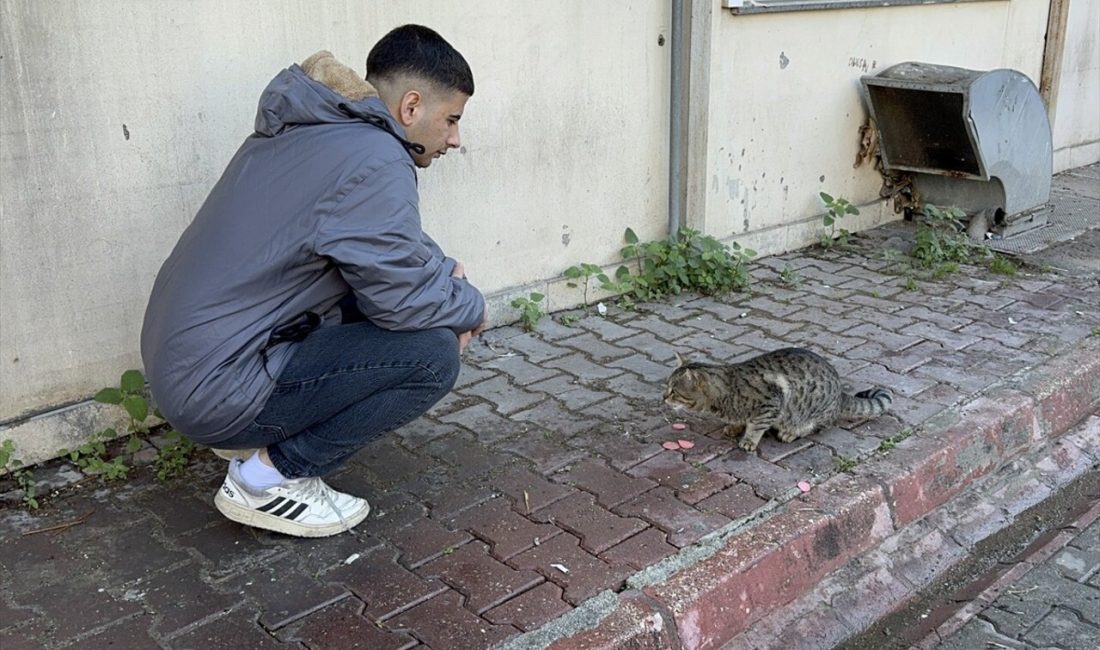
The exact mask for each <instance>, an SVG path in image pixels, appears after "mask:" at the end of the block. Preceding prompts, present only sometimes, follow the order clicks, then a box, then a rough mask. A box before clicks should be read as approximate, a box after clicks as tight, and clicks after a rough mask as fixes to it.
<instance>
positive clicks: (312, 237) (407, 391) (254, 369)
mask: <svg viewBox="0 0 1100 650" xmlns="http://www.w3.org/2000/svg"><path fill="white" fill-rule="evenodd" d="M473 93H474V82H473V76H472V74H471V72H470V68H469V66H468V65H467V63H466V61H465V59H464V58H463V57H462V55H461V54H459V53H458V52H457V51H456V50H455V49H454V48H453V47H451V45H450V44H449V43H447V41H445V40H444V39H443V38H442V37H441V36H440V35H439V34H437V33H436V32H434V31H432V30H430V29H428V28H426V27H421V26H417V25H406V26H404V27H399V28H397V29H395V30H393V31H392V32H390V33H389V34H387V35H386V36H385V37H383V38H382V40H380V41H379V42H378V43H377V45H375V47H374V48H373V49H372V50H371V52H370V54H369V56H368V58H367V76H366V81H364V80H362V79H360V78H359V77H358V76H357V75H355V74H354V73H353V72H352V71H351V70H350V68H347V67H345V66H343V65H342V64H340V63H338V62H336V61H335V59H333V57H332V55H331V54H328V53H327V52H320V53H318V54H316V55H314V56H312V57H310V58H309V59H307V60H306V61H305V62H304V63H303V64H302V65H301V66H297V65H293V66H291V67H290V68H288V69H286V70H283V71H282V72H280V73H279V74H278V75H277V76H276V77H275V78H274V79H273V80H272V81H271V83H270V84H269V85H268V87H267V89H266V90H264V92H263V94H262V95H261V97H260V102H259V108H258V110H257V112H256V123H255V133H253V134H252V135H251V136H249V137H248V138H247V139H246V140H245V142H244V144H243V145H241V147H240V149H239V150H238V151H237V153H236V155H235V156H234V157H233V159H232V160H231V161H230V163H229V166H228V167H227V168H226V170H225V172H224V173H223V174H222V177H221V179H220V180H219V181H218V182H217V184H216V185H215V186H214V188H213V190H212V191H211V192H210V195H209V197H208V198H207V199H206V202H205V203H204V204H203V206H202V208H201V209H200V210H199V212H198V214H197V215H196V216H195V219H194V221H193V222H192V223H191V224H190V226H188V228H187V229H186V230H185V231H184V233H183V235H182V236H181V237H180V240H179V242H178V243H177V244H176V247H175V249H174V250H173V251H172V253H171V255H169V257H168V259H167V260H166V261H165V262H164V265H163V266H162V267H161V269H160V272H159V273H158V275H157V278H156V281H155V283H154V286H153V291H152V295H151V297H150V299H149V305H148V307H147V310H146V312H145V321H144V326H143V328H142V337H141V353H142V357H143V360H144V364H145V368H146V374H147V376H148V378H149V383H150V387H151V391H152V394H153V397H154V398H155V399H156V401H157V403H158V405H159V408H160V410H161V412H162V413H163V414H164V416H165V418H166V419H167V420H168V421H169V422H171V423H172V425H173V426H175V427H176V428H177V429H178V430H180V431H181V432H182V433H183V434H184V435H186V436H188V437H189V438H190V439H192V440H193V441H195V442H197V443H200V444H203V445H207V446H210V447H215V448H218V449H220V450H222V451H221V453H220V454H219V455H222V456H223V457H227V458H230V457H231V458H232V459H231V460H230V464H229V469H228V472H227V474H226V478H225V482H224V484H223V485H222V487H221V489H220V490H219V491H218V492H217V494H216V495H215V497H214V503H215V505H216V507H217V508H218V510H219V511H221V512H222V513H223V514H224V515H225V516H226V517H228V518H229V519H232V520H234V521H238V522H241V523H243V524H247V525H249V526H255V527H258V528H266V529H270V530H274V531H279V532H282V533H286V534H289V535H297V536H304V537H322V536H327V535H334V534H337V533H340V532H342V531H345V530H348V529H350V528H352V527H354V526H355V525H357V524H359V523H360V522H361V521H363V519H364V518H366V516H367V514H368V513H369V511H370V506H369V505H368V504H367V502H366V500H365V499H362V498H359V497H356V496H352V495H349V494H344V493H341V492H338V491H336V490H334V489H332V488H331V487H329V486H328V485H327V484H325V482H324V481H323V480H322V479H321V478H320V477H322V476H324V475H325V474H327V473H329V472H331V471H333V470H334V469H336V468H338V467H340V466H341V465H342V464H343V463H345V462H346V461H347V460H348V459H349V458H350V457H351V456H352V455H353V454H355V453H356V452H357V451H358V450H359V449H361V448H362V447H363V446H365V445H366V444H367V443H369V442H370V441H371V440H373V439H374V438H376V437H378V436H379V435H381V434H383V433H385V432H388V431H392V430H393V429H396V428H398V427H400V426H402V425H403V424H405V423H407V422H409V421H411V420H413V419H415V418H416V417H418V416H420V415H421V414H423V413H424V412H425V411H427V410H428V409H429V408H430V407H431V406H432V405H433V404H435V403H436V402H437V401H439V400H440V399H441V398H442V397H444V396H445V395H446V394H447V393H448V392H449V391H450V390H451V388H452V387H453V385H454V382H455V379H456V378H457V376H458V370H459V354H460V353H461V352H462V350H463V348H464V347H465V345H466V344H467V343H468V342H469V340H470V339H471V337H473V336H476V335H478V334H479V333H480V332H481V331H482V330H483V329H484V328H485V319H486V313H487V312H486V309H485V301H484V299H483V297H482V295H481V293H480V292H479V291H478V290H477V289H476V288H475V287H474V286H473V285H472V284H470V283H469V282H468V281H467V280H466V277H465V272H464V269H463V266H462V264H461V263H460V262H457V261H455V260H454V259H451V258H449V257H447V256H446V255H444V253H443V251H442V250H440V248H439V246H438V245H437V244H436V243H435V242H434V241H432V239H431V238H430V237H429V236H428V235H427V234H426V233H424V232H423V231H422V230H421V224H420V215H419V209H418V195H417V180H416V167H421V168H424V167H428V166H429V165H431V163H432V161H433V160H434V159H435V158H438V157H440V156H442V155H444V154H445V153H446V152H447V151H448V150H449V149H453V148H456V147H458V146H459V133H458V122H459V119H460V118H461V117H462V113H463V111H464V109H465V106H466V101H467V100H468V99H469V98H470V96H471V95H473ZM229 450H237V451H236V452H233V453H230V451H229Z"/></svg>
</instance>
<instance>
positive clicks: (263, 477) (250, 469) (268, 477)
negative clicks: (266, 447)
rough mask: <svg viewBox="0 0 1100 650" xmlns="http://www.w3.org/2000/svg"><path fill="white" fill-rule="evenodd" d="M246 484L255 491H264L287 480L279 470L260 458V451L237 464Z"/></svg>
mask: <svg viewBox="0 0 1100 650" xmlns="http://www.w3.org/2000/svg"><path fill="white" fill-rule="evenodd" d="M237 469H238V471H239V472H240V475H241V480H242V481H244V486H245V487H246V488H248V489H249V490H252V491H253V492H262V491H263V490H266V489H267V488H270V487H275V486H276V485H282V484H283V483H284V482H285V481H286V477H285V476H283V475H282V474H281V473H280V472H279V470H277V469H275V468H274V467H272V466H270V465H268V464H266V463H264V462H263V461H262V460H260V452H256V453H254V454H252V457H251V458H249V459H248V460H246V461H244V462H242V463H241V464H240V465H238V466H237Z"/></svg>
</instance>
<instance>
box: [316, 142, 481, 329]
mask: <svg viewBox="0 0 1100 650" xmlns="http://www.w3.org/2000/svg"><path fill="white" fill-rule="evenodd" d="M415 174H416V172H415V171H414V170H413V169H412V168H411V167H410V165H409V164H407V163H405V162H394V163H389V164H387V165H384V166H382V167H380V168H379V169H377V170H376V171H374V172H372V173H371V174H369V175H368V176H367V177H365V178H363V179H362V180H360V181H359V182H358V183H356V184H355V186H354V187H352V188H351V189H350V190H348V191H347V193H346V194H345V196H344V197H343V198H342V199H340V202H339V204H338V205H337V207H336V209H335V210H333V212H332V214H330V215H328V216H327V217H324V218H322V220H321V224H320V227H319V229H318V232H317V238H316V241H315V244H314V245H315V248H316V250H317V252H318V254H320V255H323V256H325V257H328V258H329V259H331V260H332V261H333V262H334V263H335V264H336V265H337V267H338V268H339V269H340V272H341V274H342V275H343V276H344V279H345V280H346V281H347V283H348V284H349V285H351V287H352V289H353V290H354V291H355V293H356V297H357V299H358V303H359V309H360V310H361V311H362V312H363V314H364V315H365V316H366V317H367V318H369V319H370V320H371V321H372V322H373V323H374V324H376V325H378V326H379V327H383V328H385V329H389V330H422V329H429V328H433V327H447V328H450V329H452V330H454V331H455V332H456V333H461V332H466V331H469V330H471V329H473V328H474V327H477V326H478V325H480V324H481V321H482V318H483V317H484V315H485V299H484V298H483V297H482V295H481V292H480V291H478V290H477V288H475V287H474V286H473V285H472V284H470V283H469V282H468V281H466V280H465V279H462V278H453V277H451V272H453V271H454V267H455V261H454V260H452V259H449V258H446V257H444V256H443V252H442V250H440V249H439V247H438V246H436V245H435V242H433V241H432V240H431V238H429V237H427V236H426V235H425V234H424V232H423V231H422V230H421V225H420V210H419V207H418V205H417V191H416V175H415ZM426 242H430V244H431V245H428V243H426Z"/></svg>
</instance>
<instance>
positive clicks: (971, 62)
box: [0, 0, 1100, 461]
mask: <svg viewBox="0 0 1100 650" xmlns="http://www.w3.org/2000/svg"><path fill="white" fill-rule="evenodd" d="M1072 2H1073V3H1074V4H1073V10H1074V11H1075V12H1076V13H1074V14H1073V15H1072V16H1071V17H1070V21H1071V24H1073V25H1078V24H1081V25H1084V27H1083V28H1077V27H1075V28H1074V29H1075V30H1076V31H1075V32H1074V36H1073V37H1072V39H1070V40H1071V41H1072V42H1073V43H1077V45H1076V46H1073V45H1069V44H1067V49H1066V57H1067V62H1066V65H1065V71H1066V74H1067V75H1077V76H1076V77H1074V79H1076V80H1077V81H1076V82H1072V83H1070V82H1067V83H1065V84H1063V92H1064V93H1065V94H1064V95H1063V100H1062V101H1061V102H1059V110H1060V111H1061V110H1065V111H1067V113H1066V115H1067V116H1066V117H1063V115H1062V113H1059V115H1058V119H1057V120H1056V128H1057V129H1060V131H1059V132H1058V133H1059V134H1060V135H1058V137H1060V138H1061V140H1059V141H1060V142H1065V143H1070V144H1074V143H1080V142H1083V141H1086V140H1088V139H1089V138H1091V139H1092V141H1095V140H1096V139H1097V137H1096V126H1095V125H1096V121H1095V119H1096V116H1095V111H1093V112H1092V113H1091V117H1090V115H1089V114H1088V111H1089V108H1088V107H1089V106H1091V107H1095V105H1096V101H1095V98H1096V92H1097V86H1098V85H1100V80H1097V79H1096V74H1095V72H1096V68H1097V65H1096V58H1095V57H1096V31H1097V30H1096V25H1095V24H1096V20H1095V17H1096V7H1097V2H1100V0H1072ZM688 4H689V5H690V8H691V14H692V15H691V17H690V19H689V22H690V24H691V25H692V29H693V31H694V37H693V39H692V41H691V43H690V47H691V51H690V56H689V57H688V58H689V59H690V61H691V71H690V80H691V93H692V101H691V102H690V104H689V106H688V126H689V128H688V136H689V137H688V151H687V161H686V165H687V169H688V174H687V181H688V182H687V196H686V198H687V209H686V211H685V218H684V222H685V224H686V225H688V226H692V227H696V228H700V229H703V230H704V231H705V232H707V233H709V234H713V235H715V236H718V237H720V238H723V239H729V238H731V237H736V238H737V239H739V240H740V241H741V242H742V243H744V244H746V245H749V246H752V247H754V248H756V249H758V250H759V251H761V252H762V253H774V252H778V251H781V250H789V249H792V248H797V247H799V246H801V245H804V244H807V243H810V242H813V241H815V240H816V238H817V233H818V232H819V231H820V217H819V216H818V214H819V213H820V212H821V205H820V203H819V201H818V199H817V194H818V192H819V191H821V190H825V191H828V192H830V193H833V194H835V195H840V196H845V197H847V198H849V199H851V200H853V201H854V202H856V203H862V204H865V205H866V207H865V209H864V214H863V215H861V217H860V219H859V220H857V221H854V222H853V223H847V224H842V225H844V226H845V227H847V228H848V229H849V230H857V229H858V228H860V227H866V226H869V225H872V224H875V223H878V222H880V221H883V220H888V219H892V218H894V215H893V213H892V212H891V211H890V210H889V208H884V207H883V206H881V205H880V204H879V202H877V191H878V187H879V185H880V179H879V177H878V175H877V174H876V173H875V172H873V171H872V170H870V169H869V168H867V167H861V168H859V169H853V168H852V162H853V160H854V158H855V154H856V148H857V128H858V126H859V125H860V124H861V123H862V120H863V117H864V109H863V107H862V105H861V103H860V99H859V92H858V89H859V85H858V81H859V76H860V75H862V74H866V73H872V72H875V71H877V70H880V69H882V68H884V67H887V66H889V65H892V64H894V63H897V62H900V61H905V60H921V61H929V62H934V63H945V64H951V65H957V66H963V67H970V68H979V69H980V68H994V67H1012V68H1017V69H1020V70H1022V71H1023V72H1024V73H1026V74H1028V75H1029V76H1031V77H1032V78H1033V79H1037V78H1038V75H1039V71H1040V66H1041V60H1042V53H1043V36H1044V27H1045V25H1046V15H1047V0H1012V1H1011V2H1007V1H1004V0H994V1H990V2H976V3H964V4H960V5H951V4H944V5H929V6H913V7H891V8H878V9H859V10H841V11H814V12H800V13H782V14H771V15H753V16H732V15H730V14H729V13H728V12H727V11H724V10H722V9H721V8H720V4H721V0H694V2H689V3H688ZM1081 6H1083V7H1085V13H1084V18H1082V17H1081V16H1082V14H1081V11H1080V9H1079V7H1081ZM0 11H2V20H0V183H2V186H0V439H2V438H15V439H16V440H17V441H18V443H19V449H20V450H21V452H22V454H21V455H22V457H23V459H24V460H30V461H34V460H40V459H42V458H46V457H48V456H49V454H50V453H51V452H52V451H54V450H56V449H57V448H58V447H61V446H66V445H68V446H71V444H72V441H74V440H77V439H79V438H80V437H81V436H85V435H87V434H88V433H89V432H90V431H91V430H92V429H94V428H98V427H100V426H102V425H103V424H104V423H105V422H106V421H107V419H109V418H108V417H107V416H108V413H106V412H103V410H101V409H96V408H92V407H90V406H88V405H87V404H86V403H83V402H81V400H84V399H86V398H87V397H88V396H89V395H91V394H93V393H94V392H95V391H96V390H97V389H98V388H100V387H102V386H104V385H106V384H109V383H111V382H113V381H116V378H117V377H118V376H119V374H120V373H121V371H122V370H125V369H127V368H136V367H139V366H140V359H139V357H138V354H137V348H138V345H137V340H138V332H139V328H140V323H141V317H142V313H143V310H144V306H145V300H146V297H147V294H148V291H149V288H150V286H151V284H152V281H153V278H154V275H155V273H156V271H157V269H158V268H159V265H160V263H161V262H162V261H163V259H164V257H165V256H166V255H167V253H168V251H169V250H170V248H171V247H172V245H173V244H174V242H175V240H176V238H177V237H178V235H179V233H180V232H181V231H182V230H183V228H184V227H185V226H186V224H187V223H188V222H189V221H190V219H191V218H192V216H193V215H194V213H195V211H196V210H197V209H198V207H199V205H200V204H201V202H202V200H203V199H204V198H205V196H206V193H207V192H208V191H209V188H210V187H211V186H212V185H213V183H214V182H215V181H216V179H217V177H218V175H219V174H220V172H221V170H222V168H223V167H224V165H225V164H226V162H228V160H229V158H230V156H231V155H232V153H233V151H234V150H235V149H236V148H237V146H238V145H239V143H240V141H241V139H242V138H244V137H245V136H246V135H248V133H249V132H250V130H251V124H252V120H253V115H254V110H255V101H256V99H257V97H258V94H259V92H260V91H261V90H262V89H263V87H264V86H265V85H266V84H267V82H268V80H269V79H270V78H271V77H272V76H273V75H274V74H275V73H276V72H277V71H278V70H280V69H281V68H283V67H285V66H287V65H289V64H290V63H292V62H296V61H301V60H303V59H304V58H305V57H307V56H308V55H309V54H311V53H313V52H314V51H316V50H318V49H322V48H327V49H330V50H332V51H333V52H334V53H335V54H336V55H337V57H339V58H341V59H342V60H344V61H346V62H348V63H350V64H353V65H354V66H355V67H356V68H358V69H360V70H361V69H362V67H363V61H364V59H365V56H366V53H367V51H368V50H369V48H370V46H371V45H372V44H373V43H374V42H375V41H376V40H377V39H378V38H379V37H380V36H381V35H382V34H383V33H385V32H386V31H387V30H389V29H390V28H392V27H394V26H396V25H399V24H402V23H405V22H419V23H423V24H428V25H431V26H434V27H436V28H437V29H439V30H440V31H441V32H442V33H443V34H444V36H445V37H447V38H448V39H449V40H450V41H451V42H452V43H453V44H454V45H455V46H456V47H458V48H459V50H461V51H462V52H463V53H464V54H465V55H466V57H467V59H468V60H469V61H470V63H471V65H472V66H473V69H474V73H475V77H476V81H477V93H476V94H475V96H474V98H473V99H472V100H471V102H470V103H469V105H468V109H467V112H466V115H465V117H464V118H463V120H462V126H463V134H462V135H463V140H464V147H465V150H464V153H461V154H452V155H450V156H448V157H447V158H446V159H444V160H442V161H440V162H438V163H437V164H436V165H433V167H432V168H431V169H429V170H427V172H425V173H424V174H423V175H422V178H421V188H422V202H421V203H422V206H423V209H424V215H423V216H424V223H425V226H426V229H427V230H428V231H429V232H431V233H432V234H433V236H435V238H436V239H437V240H439V241H440V243H441V244H443V246H444V247H445V248H446V249H447V250H448V252H450V253H451V254H452V255H454V256H455V257H458V258H459V259H463V260H465V261H466V263H467V269H468V272H469V274H470V275H471V277H472V278H473V279H474V280H475V281H476V282H477V283H478V285H479V286H481V287H482V288H483V289H485V290H486V291H487V292H489V293H490V294H491V296H490V297H491V305H492V308H493V313H494V318H495V320H496V321H497V322H500V321H501V320H503V319H505V318H507V317H510V316H512V315H513V314H514V312H513V311H512V310H510V309H509V308H508V307H507V303H508V302H509V300H510V299H511V298H512V297H514V296H515V295H517V294H518V293H519V292H521V291H522V292H526V291H527V290H529V289H531V288H538V289H539V290H545V291H546V292H547V293H548V295H549V307H550V308H551V309H557V308H562V307H568V306H572V305H575V304H577V303H578V302H579V299H580V293H579V291H577V290H569V289H567V288H566V287H565V286H564V284H563V283H561V282H559V281H556V280H555V278H557V277H558V276H559V274H560V273H561V271H562V270H563V269H564V268H566V267H568V266H570V265H572V264H575V263H578V262H582V261H584V262H595V263H601V264H607V265H611V264H614V263H615V262H616V261H617V251H618V249H619V247H620V244H621V237H622V232H623V230H624V229H625V228H626V227H628V226H629V227H632V228H634V229H635V230H636V231H637V232H638V234H639V235H640V236H641V237H642V238H643V239H647V240H648V239H655V238H658V237H661V236H663V235H665V213H666V205H667V169H666V168H667V161H668V146H667V141H668V135H667V134H668V118H667V115H668V109H669V104H668V94H669V93H668V78H669V68H668V60H669V49H668V45H667V44H666V45H665V46H663V47H662V46H659V45H658V36H659V35H662V34H664V35H666V36H667V35H668V27H669V22H670V16H669V2H668V0H636V1H630V0H616V1H606V2H594V1H590V0H561V1H560V2H555V3H550V4H537V3H530V2H521V1H520V0H499V1H494V2H478V1H475V0H465V1H463V2H454V1H453V0H451V1H445V0H422V1H420V2H416V3H412V2H407V3H396V2H351V1H348V0H310V1H308V2H307V1H303V0H281V1H276V0H252V1H246V0H234V1H233V2H221V1H220V0H189V1H188V2H173V1H170V0H51V1H50V2H42V1H38V0H0ZM1088 12H1092V13H1091V14H1090V13H1088ZM1090 20H1091V23H1089V21H1090ZM1089 24H1091V27H1090V26H1088V25H1089ZM1090 39H1091V40H1090ZM1090 47H1091V49H1090ZM1074 48H1076V49H1074ZM1079 62H1082V63H1080V64H1078V63H1079ZM1090 75H1091V78H1090ZM1067 78H1068V77H1067ZM1074 83H1076V84H1077V85H1076V86H1075V85H1074ZM1071 86H1072V87H1073V88H1074V89H1073V90H1065V89H1066V88H1069V87H1071ZM1089 93H1091V94H1089ZM1071 95H1072V96H1071ZM1090 98H1091V104H1090V103H1089V100H1090ZM1090 119H1091V120H1092V121H1090ZM1090 129H1091V130H1090ZM1086 154H1087V155H1093V154H1088V153H1087V151H1086ZM1093 159H1095V158H1093ZM1075 160H1077V159H1076V158H1075ZM1085 162H1088V161H1085ZM67 405H70V406H67ZM73 405H75V406H73ZM107 411H108V412H110V411H111V410H110V409H108V410H107ZM35 413H41V414H42V415H40V416H38V417H34V418H31V419H28V417H29V416H31V415H33V414H35Z"/></svg>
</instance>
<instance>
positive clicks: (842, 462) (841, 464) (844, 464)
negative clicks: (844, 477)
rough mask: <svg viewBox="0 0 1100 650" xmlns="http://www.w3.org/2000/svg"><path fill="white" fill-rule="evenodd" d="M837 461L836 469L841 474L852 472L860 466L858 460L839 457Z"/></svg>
mask: <svg viewBox="0 0 1100 650" xmlns="http://www.w3.org/2000/svg"><path fill="white" fill-rule="evenodd" d="M835 460H836V468H837V470H838V471H841V472H851V471H852V470H853V469H855V466H856V465H859V460H858V459H856V458H848V457H847V456H837V457H836V459H835Z"/></svg>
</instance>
